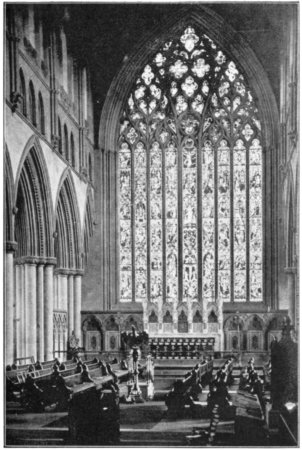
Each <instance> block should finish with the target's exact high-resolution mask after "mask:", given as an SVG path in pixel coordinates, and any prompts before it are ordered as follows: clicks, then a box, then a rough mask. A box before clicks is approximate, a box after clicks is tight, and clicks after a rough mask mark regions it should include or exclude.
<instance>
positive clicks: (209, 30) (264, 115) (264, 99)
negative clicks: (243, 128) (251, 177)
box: [99, 5, 279, 306]
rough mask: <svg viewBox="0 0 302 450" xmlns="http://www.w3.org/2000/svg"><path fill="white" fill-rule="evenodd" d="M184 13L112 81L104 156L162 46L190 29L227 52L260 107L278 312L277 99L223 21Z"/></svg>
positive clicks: (197, 10) (201, 10)
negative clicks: (136, 88) (132, 95)
mask: <svg viewBox="0 0 302 450" xmlns="http://www.w3.org/2000/svg"><path fill="white" fill-rule="evenodd" d="M182 12H183V14H179V13H177V16H175V15H171V17H170V19H169V20H168V22H167V23H165V29H164V30H163V29H160V28H159V27H157V28H156V29H154V30H153V32H151V33H150V34H148V35H147V36H146V37H145V38H144V39H143V40H140V42H139V43H138V44H137V46H136V48H135V50H134V51H133V53H132V54H131V55H130V56H129V58H128V60H127V63H125V64H124V66H123V67H122V68H121V70H120V72H119V73H118V74H117V76H116V77H115V79H114V80H113V82H112V84H111V86H110V89H109V92H108V95H107V98H106V101H105V105H104V108H103V111H102V116H101V122H100V132H99V136H100V141H99V144H100V148H102V149H104V150H105V156H106V155H107V156H106V158H107V160H108V161H110V159H111V158H113V155H112V153H115V152H116V151H117V150H118V144H117V143H118V136H119V132H120V119H121V117H122V112H123V108H124V107H125V104H126V101H127V99H128V98H129V95H130V91H131V88H133V85H134V82H135V80H137V79H138V78H139V76H140V74H141V73H142V70H143V68H144V67H145V66H146V64H148V61H150V58H152V56H153V57H154V56H155V54H156V52H158V51H159V49H160V48H161V46H162V45H163V43H167V42H169V41H170V40H172V39H173V38H174V37H175V35H178V36H179V35H180V33H181V32H183V30H184V29H185V28H186V27H189V26H192V27H196V29H198V30H199V32H200V33H204V34H206V35H207V36H208V37H209V38H210V39H212V40H213V42H214V43H215V44H217V46H218V47H219V48H221V49H222V51H223V52H225V54H226V55H227V57H229V58H231V60H232V61H234V62H235V64H236V67H238V69H240V73H242V74H243V75H244V77H245V79H246V81H247V84H248V86H249V87H250V88H251V91H252V92H253V95H254V99H255V101H256V102H257V106H258V112H259V120H260V123H261V125H262V131H261V139H262V148H263V167H264V186H263V198H264V201H263V204H264V205H263V211H265V220H264V221H263V223H264V224H265V226H264V227H263V242H264V252H263V253H264V254H265V259H266V261H268V263H267V264H265V267H264V268H263V272H262V275H263V283H264V284H263V293H262V298H263V300H264V301H265V302H266V303H268V304H269V305H270V306H274V304H275V298H276V295H277V294H276V295H274V294H275V293H276V277H274V276H272V275H273V273H275V271H276V270H277V261H276V259H275V258H274V254H275V253H276V249H277V245H278V238H277V232H276V208H275V206H274V205H276V204H277V195H278V194H277V192H276V190H273V189H272V186H273V185H274V183H275V180H276V179H277V170H276V167H277V158H278V145H279V131H278V120H279V119H278V110H277V106H276V101H275V97H274V94H273V91H272V88H271V86H270V83H269V80H268V77H267V75H266V73H265V71H264V70H263V68H262V66H261V64H260V62H259V61H258V59H257V57H256V56H255V54H254V53H253V51H252V50H251V48H250V47H249V46H248V44H247V43H246V42H245V41H244V39H243V38H242V37H241V36H240V35H238V33H237V32H235V30H233V29H232V27H230V26H229V25H228V24H226V23H225V22H224V20H223V19H222V18H221V17H220V16H218V15H217V14H216V13H214V12H213V11H211V10H209V9H208V8H206V7H205V6H203V5H202V6H201V5H198V6H195V5H194V6H190V7H186V6H184V8H183V10H182ZM121 87H122V88H121ZM113 164H114V165H115V166H116V165H117V164H118V162H116V161H114V163H113ZM118 189H119V188H118V181H117V180H116V184H113V183H112V184H110V191H111V194H112V195H111V206H112V208H111V207H109V208H108V211H112V210H113V208H114V207H115V205H116V196H117V191H118ZM109 216H110V213H109V212H108V217H107V219H106V220H107V221H108V224H109V223H111V224H112V223H115V226H116V229H115V230H114V232H113V233H112V228H111V227H110V226H108V228H107V229H108V240H109V241H110V243H111V246H110V248H111V251H112V249H114V253H116V254H117V258H118V253H119V248H118V246H116V244H115V243H114V236H116V235H117V234H118V233H119V230H118V221H119V220H118V217H117V218H116V220H115V221H114V222H112V218H110V217H109ZM105 239H106V238H105ZM105 250H106V249H105ZM118 259H119V258H118ZM110 261H112V264H115V258H114V257H112V258H110ZM114 269H115V267H113V266H112V270H114ZM188 276H190V274H188ZM250 284H251V286H252V285H253V284H255V282H254V278H253V279H252V281H251V282H250ZM113 285H114V286H117V285H119V279H118V277H117V278H116V279H114V278H112V291H114V289H115V288H114V287H113ZM133 285H134V283H133ZM109 291H110V289H109ZM114 292H115V291H114ZM254 293H255V295H258V296H259V294H258V293H257V290H256V289H254ZM254 293H253V295H254ZM109 295H110V293H109ZM226 295H227V294H226ZM238 295H239V294H238ZM132 296H133V295H132ZM259 297H260V296H259ZM127 301H128V300H127Z"/></svg>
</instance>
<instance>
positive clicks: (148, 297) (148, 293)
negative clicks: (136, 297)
mask: <svg viewBox="0 0 302 450" xmlns="http://www.w3.org/2000/svg"><path fill="white" fill-rule="evenodd" d="M150 148H151V142H150V136H149V124H148V121H147V132H146V210H147V211H146V212H147V215H146V219H147V224H146V233H147V273H146V276H147V280H146V282H147V283H146V284H147V286H146V302H150V300H151V286H150V280H151V267H150V265H151V244H150V240H151V213H150V208H151V205H150V167H151V164H150V158H151V155H150Z"/></svg>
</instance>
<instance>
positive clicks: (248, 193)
mask: <svg viewBox="0 0 302 450" xmlns="http://www.w3.org/2000/svg"><path fill="white" fill-rule="evenodd" d="M245 153H246V181H245V183H246V188H245V190H246V216H245V232H246V301H247V302H249V301H250V160H249V159H250V158H249V155H250V146H246V152H245Z"/></svg>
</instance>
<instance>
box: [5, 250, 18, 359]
mask: <svg viewBox="0 0 302 450" xmlns="http://www.w3.org/2000/svg"><path fill="white" fill-rule="evenodd" d="M15 249H16V243H13V242H7V244H6V255H5V364H12V363H13V361H14V251H15Z"/></svg>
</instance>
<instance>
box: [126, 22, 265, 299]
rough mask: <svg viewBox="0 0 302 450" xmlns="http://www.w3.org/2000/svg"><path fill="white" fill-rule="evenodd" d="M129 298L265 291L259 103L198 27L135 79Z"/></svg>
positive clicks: (129, 112)
mask: <svg viewBox="0 0 302 450" xmlns="http://www.w3.org/2000/svg"><path fill="white" fill-rule="evenodd" d="M119 173H120V177H119V189H120V191H119V192H120V195H119V202H120V301H122V302H130V301H135V302H154V303H159V304H162V303H164V302H177V303H180V302H195V301H199V302H219V303H221V302H246V301H253V302H259V301H262V185H263V174H262V147H261V127H260V121H259V117H258V111H257V107H256V104H255V101H254V97H253V93H252V92H251V90H250V88H249V86H248V83H247V80H246V78H245V77H244V75H243V74H242V73H241V72H240V68H239V67H238V66H237V65H236V64H235V63H234V61H233V60H232V59H231V58H230V57H229V55H228V54H227V53H226V52H224V51H222V50H221V49H220V48H219V47H218V46H217V45H216V44H215V43H214V42H213V41H212V40H211V39H210V38H209V37H208V36H206V35H205V34H203V33H202V32H199V31H198V30H197V28H196V27H195V28H193V27H190V26H189V27H187V28H185V29H184V30H183V32H182V33H180V34H179V36H178V37H175V38H173V39H171V40H168V41H167V42H166V43H165V44H164V45H162V47H161V48H159V49H158V51H157V52H155V53H154V55H153V57H151V58H150V60H149V62H148V64H146V65H145V66H144V67H143V68H142V70H141V72H140V73H139V74H138V75H137V78H136V79H134V83H133V88H132V91H131V93H130V95H129V97H128V102H127V104H126V106H125V108H124V113H123V117H122V118H121V127H120V136H119Z"/></svg>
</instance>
